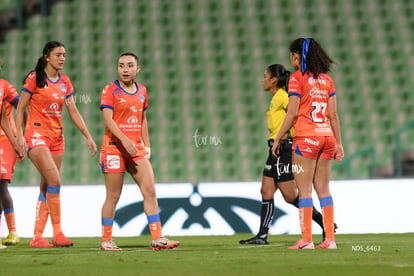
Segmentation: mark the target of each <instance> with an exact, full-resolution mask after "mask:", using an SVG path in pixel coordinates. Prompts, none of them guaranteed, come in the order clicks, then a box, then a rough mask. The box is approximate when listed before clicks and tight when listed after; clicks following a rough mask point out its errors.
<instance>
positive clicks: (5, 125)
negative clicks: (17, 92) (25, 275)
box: [0, 82, 24, 249]
mask: <svg viewBox="0 0 414 276" xmlns="http://www.w3.org/2000/svg"><path fill="white" fill-rule="evenodd" d="M4 84H5V83H4V82H1V83H0V128H1V132H2V133H4V135H5V137H6V138H7V139H8V141H6V140H4V139H5V138H4V137H2V139H1V141H0V142H1V145H2V147H3V145H5V144H6V143H7V142H9V143H10V144H11V147H12V149H13V151H14V152H15V154H17V159H18V160H19V161H22V160H23V159H24V151H19V149H18V146H17V142H16V139H15V137H14V133H13V130H12V128H11V125H10V121H9V118H8V117H7V110H6V104H5V102H4V100H5V99H6V97H7V95H6V94H5V93H4V90H6V89H4V88H5V87H4ZM3 89H4V90H3ZM9 158H14V156H10V155H5V154H3V150H0V164H3V163H5V162H7V161H9ZM4 171H5V170H3V169H2V170H0V179H1V177H2V176H3V173H5V172H4ZM2 201H3V200H2V199H1V198H0V206H2V205H3V202H2ZM0 223H1V208H0ZM4 248H6V246H5V245H3V244H2V243H1V239H0V249H4Z"/></svg>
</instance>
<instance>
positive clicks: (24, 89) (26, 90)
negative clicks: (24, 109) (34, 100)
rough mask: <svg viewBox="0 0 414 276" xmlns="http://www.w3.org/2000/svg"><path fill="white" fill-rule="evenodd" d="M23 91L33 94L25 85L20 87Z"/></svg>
mask: <svg viewBox="0 0 414 276" xmlns="http://www.w3.org/2000/svg"><path fill="white" fill-rule="evenodd" d="M22 90H23V91H24V92H27V93H29V94H30V95H33V92H32V91H30V90H29V89H27V88H25V87H23V89H22Z"/></svg>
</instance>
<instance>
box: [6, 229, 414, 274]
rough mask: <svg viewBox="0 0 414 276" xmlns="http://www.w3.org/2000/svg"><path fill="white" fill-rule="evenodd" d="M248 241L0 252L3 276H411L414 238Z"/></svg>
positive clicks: (133, 241)
mask: <svg viewBox="0 0 414 276" xmlns="http://www.w3.org/2000/svg"><path fill="white" fill-rule="evenodd" d="M248 237H250V235H249V234H244V235H240V234H239V235H234V236H207V237H205V236H203V237H177V238H176V239H178V240H180V242H181V245H180V246H179V247H178V248H176V249H173V250H166V251H152V250H151V248H150V237H149V236H142V237H135V238H117V239H116V242H117V244H118V245H119V246H120V247H122V248H123V251H121V252H103V251H100V250H99V245H100V238H73V239H72V240H73V242H74V243H75V246H74V247H72V248H50V249H31V248H29V239H22V240H21V242H20V244H19V245H17V246H9V247H8V248H7V249H4V250H0V275H1V276H9V275H12V276H15V275H43V276H49V275H53V276H58V275H59V276H60V275H72V276H83V275H115V276H118V275H239V276H240V275H299V274H300V275H376V276H378V275H414V233H410V234H381V235H379V234H378V235H375V234H371V235H337V236H336V240H337V245H338V249H337V250H322V249H315V250H300V251H298V250H288V249H287V247H288V246H290V245H292V244H294V243H295V242H296V241H297V240H298V239H299V236H292V235H278V236H270V237H269V241H270V244H269V245H264V246H258V245H240V244H239V243H238V241H239V240H240V239H244V238H248ZM318 239H319V237H318V236H316V235H314V242H315V244H317V243H318V242H319V240H318Z"/></svg>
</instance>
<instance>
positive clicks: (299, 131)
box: [272, 38, 344, 249]
mask: <svg viewBox="0 0 414 276" xmlns="http://www.w3.org/2000/svg"><path fill="white" fill-rule="evenodd" d="M289 50H290V61H291V63H292V66H293V68H294V69H295V70H297V71H296V72H295V73H293V75H292V76H291V77H290V80H289V104H288V111H287V114H286V117H285V120H284V121H283V124H282V126H281V128H280V130H279V133H278V134H277V136H276V138H275V142H274V144H273V147H272V153H273V154H274V155H276V154H277V153H279V152H280V150H281V140H282V138H283V135H284V134H285V133H286V131H288V130H289V129H290V128H291V127H292V125H294V127H295V132H294V136H293V147H292V149H293V150H294V154H293V164H294V166H295V167H296V168H300V169H297V170H295V171H294V176H295V180H296V183H297V185H298V189H299V203H298V204H299V219H300V226H301V231H302V239H301V240H299V241H298V242H297V243H296V244H295V245H293V246H291V247H289V249H313V248H314V244H313V241H312V210H313V202H312V184H313V187H315V191H316V193H317V194H318V197H319V201H320V205H321V208H322V211H323V224H324V230H325V233H326V239H325V240H324V241H323V242H322V243H321V244H320V245H318V246H317V247H316V248H329V249H335V248H336V243H335V236H334V208H333V200H332V196H331V192H330V190H329V179H330V173H331V166H332V159H334V158H335V161H337V162H339V161H340V160H342V158H343V157H344V150H343V147H342V142H341V131H340V126H339V118H338V113H337V110H336V91H335V86H334V84H333V82H332V79H331V77H330V76H329V75H328V74H327V73H328V72H329V70H330V68H331V65H332V63H333V60H332V59H331V58H330V57H329V56H328V55H327V54H326V52H325V51H324V49H323V48H322V47H321V46H320V45H319V43H318V42H317V41H316V40H315V39H313V38H306V39H304V38H298V39H296V40H295V41H293V42H292V44H291V45H290V47H289Z"/></svg>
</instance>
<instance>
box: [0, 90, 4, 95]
mask: <svg viewBox="0 0 414 276" xmlns="http://www.w3.org/2000/svg"><path fill="white" fill-rule="evenodd" d="M1 95H3V90H1V89H0V97H1Z"/></svg>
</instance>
